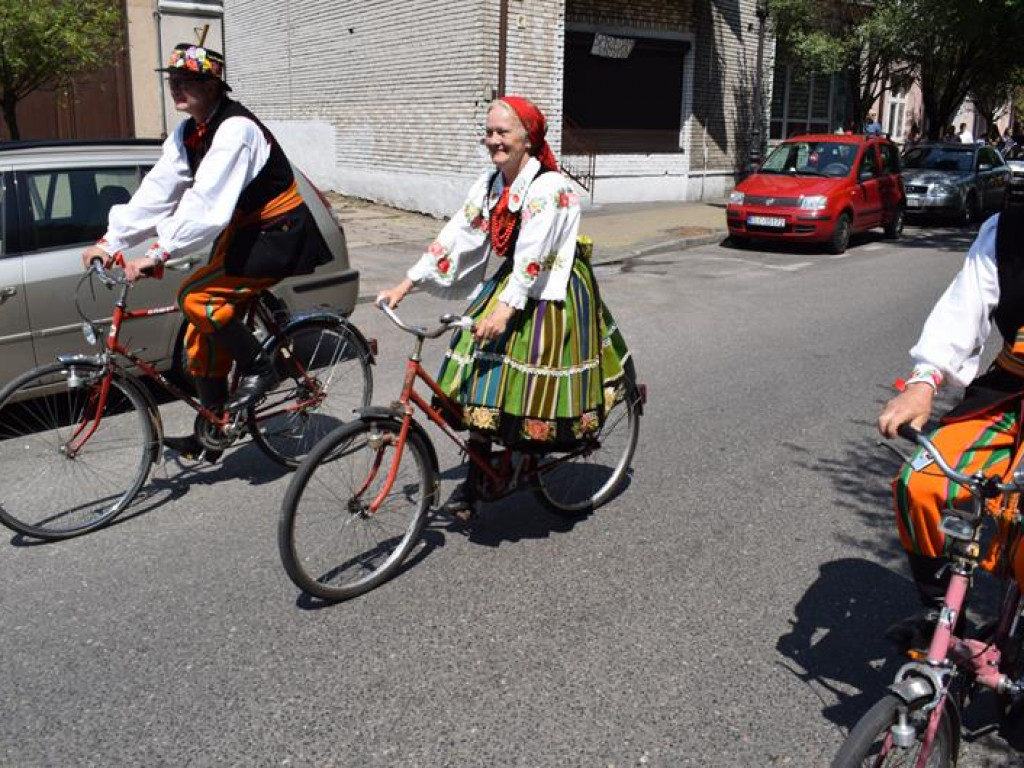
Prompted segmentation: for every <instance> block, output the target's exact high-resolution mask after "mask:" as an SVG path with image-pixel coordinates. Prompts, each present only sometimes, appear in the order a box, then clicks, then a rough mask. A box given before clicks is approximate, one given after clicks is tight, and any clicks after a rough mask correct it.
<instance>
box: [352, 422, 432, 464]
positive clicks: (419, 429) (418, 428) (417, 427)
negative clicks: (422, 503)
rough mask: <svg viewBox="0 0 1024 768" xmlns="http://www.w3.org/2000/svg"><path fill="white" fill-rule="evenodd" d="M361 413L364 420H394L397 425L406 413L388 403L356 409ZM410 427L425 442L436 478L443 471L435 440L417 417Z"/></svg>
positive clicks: (424, 445) (410, 423)
mask: <svg viewBox="0 0 1024 768" xmlns="http://www.w3.org/2000/svg"><path fill="white" fill-rule="evenodd" d="M356 413H358V414H359V418H360V419H362V420H363V421H391V422H394V424H395V426H399V425H401V423H402V419H404V418H405V414H404V413H402V412H401V411H400V410H398V409H397V408H389V407H387V406H386V405H370V406H367V407H366V408H360V409H359V410H357V411H356ZM409 429H410V430H411V431H412V432H415V433H416V436H417V437H419V439H420V442H421V443H423V447H424V448H425V449H426V451H427V456H428V457H429V458H430V467H431V469H433V470H434V477H435V478H436V477H437V476H438V475H440V473H441V465H440V464H439V463H438V461H437V451H436V450H434V441H433V440H431V439H430V437H429V436H428V435H427V430H426V429H424V428H423V425H422V424H420V423H419V422H418V421H416V419H410V420H409Z"/></svg>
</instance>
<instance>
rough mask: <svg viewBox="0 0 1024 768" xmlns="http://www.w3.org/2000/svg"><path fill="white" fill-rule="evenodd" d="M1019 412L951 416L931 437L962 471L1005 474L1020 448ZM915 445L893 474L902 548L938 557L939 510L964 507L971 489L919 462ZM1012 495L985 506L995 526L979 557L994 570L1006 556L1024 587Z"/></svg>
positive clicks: (941, 542) (941, 540)
mask: <svg viewBox="0 0 1024 768" xmlns="http://www.w3.org/2000/svg"><path fill="white" fill-rule="evenodd" d="M1019 433H1020V417H1019V415H1018V413H1017V411H1016V410H1011V411H1006V412H999V411H995V412H991V413H988V414H981V415H979V416H977V417H975V418H971V419H966V420H963V421H955V422H952V423H949V424H945V425H943V426H941V427H939V428H938V429H937V430H936V431H935V432H934V433H933V434H932V436H931V438H932V441H933V442H934V443H935V445H936V446H937V447H938V449H939V451H940V452H941V453H942V455H943V457H945V458H946V460H947V461H948V462H949V464H950V465H951V466H952V467H954V468H955V469H957V470H959V471H960V472H964V473H966V474H970V473H972V472H975V471H977V470H979V469H980V470H982V471H984V472H985V474H992V473H994V472H995V473H998V474H1000V475H1002V476H1003V477H1004V478H1005V479H1009V476H1010V475H1011V474H1012V469H1011V468H1012V467H1014V466H1016V465H1017V463H1018V462H1019V461H1020V459H1021V450H1020V449H1018V447H1017V443H1018V436H1019ZM922 455H923V450H921V449H919V450H918V451H917V452H916V453H915V454H914V456H913V457H912V460H911V462H908V463H906V464H904V465H903V467H902V468H901V469H900V472H899V474H897V475H896V477H895V478H894V479H893V483H892V487H893V495H894V499H895V507H896V521H897V527H898V528H899V535H900V543H902V544H903V547H904V549H906V550H907V551H908V552H912V553H915V554H919V555H924V556H926V557H942V556H943V555H944V554H945V553H946V552H945V547H946V542H945V535H944V534H943V533H942V531H941V530H939V523H940V522H941V519H942V514H943V510H946V509H950V508H953V507H954V506H955V507H956V508H958V509H967V508H968V505H969V503H970V494H969V493H968V492H967V491H966V490H964V488H963V487H962V486H960V485H957V484H956V483H953V482H952V481H950V480H949V479H947V478H946V476H945V475H943V474H942V472H941V471H940V470H939V469H938V467H936V466H935V465H934V464H928V465H926V466H920V464H918V466H919V467H920V468H919V469H914V466H913V464H914V462H915V461H924V459H923V458H921V457H922ZM1016 502H1017V500H1016V499H1010V500H1006V499H995V500H993V501H992V502H990V508H989V511H990V512H991V513H992V514H994V515H995V516H996V517H997V519H998V521H999V524H998V530H997V534H996V536H995V537H994V538H993V540H992V543H991V545H990V548H989V551H988V552H987V553H986V555H985V558H984V560H983V562H982V567H983V568H985V569H986V570H994V569H995V567H996V566H997V565H998V564H999V563H1000V562H1001V561H1002V558H1003V556H1004V555H1005V556H1006V561H1005V562H1007V563H1008V564H1009V566H1010V567H1011V568H1012V569H1013V573H1014V575H1015V576H1016V578H1017V581H1018V583H1019V584H1020V585H1021V588H1022V589H1024V546H1021V530H1020V526H1019V525H1017V524H1013V523H1012V522H1011V520H1010V516H1011V514H1010V513H1011V511H1012V509H1013V508H1015V506H1016Z"/></svg>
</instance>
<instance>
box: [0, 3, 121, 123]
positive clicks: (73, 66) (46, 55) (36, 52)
mask: <svg viewBox="0 0 1024 768" xmlns="http://www.w3.org/2000/svg"><path fill="white" fill-rule="evenodd" d="M121 25H122V19H121V2H120V0H0V110H2V112H3V118H4V121H5V122H6V123H7V128H8V130H9V131H10V134H11V138H12V139H19V138H21V132H20V131H19V129H18V118H17V114H16V111H17V106H18V102H19V101H21V100H22V99H23V98H25V97H26V96H28V95H29V94H30V93H32V92H33V91H36V90H38V89H39V88H41V87H43V86H47V85H61V84H64V83H67V82H68V81H70V80H71V78H73V77H74V76H75V75H77V74H80V73H81V72H83V71H88V70H90V69H93V68H94V67H97V66H99V65H101V64H103V63H104V62H108V61H110V59H111V57H112V56H113V55H114V53H115V52H116V51H117V50H118V48H119V47H120V46H121V45H122V32H121Z"/></svg>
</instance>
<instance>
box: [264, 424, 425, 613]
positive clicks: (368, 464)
mask: <svg viewBox="0 0 1024 768" xmlns="http://www.w3.org/2000/svg"><path fill="white" fill-rule="evenodd" d="M400 430H401V423H399V422H396V421H358V422H355V423H353V424H347V425H345V426H342V427H339V428H338V429H337V430H335V431H334V432H332V433H331V434H329V435H328V436H327V437H326V438H324V439H323V440H322V441H321V442H320V443H319V444H318V445H317V446H316V447H315V448H314V449H313V451H312V452H311V453H310V454H309V456H307V457H306V460H305V461H304V462H303V463H302V464H301V466H300V467H299V469H298V471H297V472H296V473H295V476H294V477H293V478H292V481H291V484H290V485H289V486H288V490H287V492H286V493H285V497H284V503H283V505H282V510H281V521H280V524H279V526H278V547H279V549H280V552H281V561H282V563H283V564H284V568H285V571H287V572H288V575H289V577H291V580H292V581H293V582H294V583H295V585H296V586H297V587H299V589H301V590H303V591H304V592H308V593H309V594H311V595H315V596H316V597H319V598H322V599H324V600H329V601H331V602H336V601H339V600H347V599H349V598H351V597H355V596H356V595H360V594H362V593H363V592H366V591H367V590H370V589H373V588H374V587H376V586H377V585H378V584H380V583H382V582H383V581H385V580H386V579H387V578H388V577H390V576H391V575H392V574H393V573H394V572H395V571H396V570H397V569H398V567H399V566H400V565H401V564H402V561H403V560H404V559H405V556H406V555H407V554H408V553H409V551H410V550H411V549H412V547H413V546H414V545H415V543H416V541H417V539H418V538H419V535H420V531H421V530H422V529H423V525H424V523H425V522H426V518H427V512H428V511H429V510H430V507H431V505H432V503H433V498H434V489H435V487H436V483H437V481H436V478H435V477H434V471H433V465H432V463H431V462H430V460H429V458H428V456H429V454H428V452H427V449H426V447H425V446H424V445H423V443H422V442H421V438H420V437H419V435H417V434H415V433H413V432H410V433H409V435H408V438H407V440H406V443H405V447H404V449H403V451H402V453H401V456H400V457H399V456H398V454H397V452H396V450H395V447H396V444H397V439H398V434H399V431H400ZM399 458H400V461H399ZM395 461H399V464H398V467H397V474H396V477H395V480H394V483H393V485H392V486H391V490H390V491H389V493H388V494H387V496H386V497H385V498H384V499H383V501H382V503H381V504H380V506H379V508H378V509H377V510H376V511H372V510H371V509H370V506H371V504H372V503H373V502H374V501H375V500H376V499H377V497H378V496H379V494H380V493H381V491H382V489H383V488H384V484H385V481H386V480H387V477H388V474H389V472H390V471H391V469H392V466H393V464H394V462H395Z"/></svg>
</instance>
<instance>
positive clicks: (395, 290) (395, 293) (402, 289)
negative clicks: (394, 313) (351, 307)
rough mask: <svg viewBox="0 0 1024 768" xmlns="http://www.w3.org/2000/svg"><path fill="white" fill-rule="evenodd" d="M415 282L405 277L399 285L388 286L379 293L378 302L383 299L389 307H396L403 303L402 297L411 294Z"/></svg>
mask: <svg viewBox="0 0 1024 768" xmlns="http://www.w3.org/2000/svg"><path fill="white" fill-rule="evenodd" d="M412 286H413V282H412V280H410V279H409V278H408V277H407V278H405V279H404V280H403V281H402V282H400V283H399V284H398V285H396V286H393V287H391V288H387V289H385V290H383V291H381V292H380V293H378V294H377V301H376V302H374V303H376V304H380V303H381V301H383V302H384V303H385V304H387V306H388V307H390V308H391V309H394V308H395V307H397V306H398V305H399V304H401V303H402V299H404V298H405V297H406V296H408V295H409V291H411V290H412Z"/></svg>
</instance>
